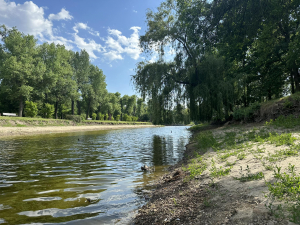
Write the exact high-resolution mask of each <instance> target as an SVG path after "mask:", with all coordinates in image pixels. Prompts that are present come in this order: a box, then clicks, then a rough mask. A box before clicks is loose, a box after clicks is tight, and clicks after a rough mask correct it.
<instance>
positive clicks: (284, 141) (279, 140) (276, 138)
mask: <svg viewBox="0 0 300 225" xmlns="http://www.w3.org/2000/svg"><path fill="white" fill-rule="evenodd" d="M295 140H296V138H295V137H292V134H291V133H283V134H281V135H278V134H277V133H275V134H271V133H270V136H269V138H268V141H270V142H271V144H275V145H276V146H281V145H293V144H294V141H295Z"/></svg>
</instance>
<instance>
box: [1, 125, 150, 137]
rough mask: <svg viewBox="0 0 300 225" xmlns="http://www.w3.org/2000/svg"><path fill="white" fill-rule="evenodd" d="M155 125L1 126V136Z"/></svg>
mask: <svg viewBox="0 0 300 225" xmlns="http://www.w3.org/2000/svg"><path fill="white" fill-rule="evenodd" d="M145 127H155V126H154V125H94V126H92V125H91V126H47V127H0V137H8V136H25V135H36V134H48V133H68V132H80V131H96V130H117V129H132V128H145Z"/></svg>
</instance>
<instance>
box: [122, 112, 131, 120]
mask: <svg viewBox="0 0 300 225" xmlns="http://www.w3.org/2000/svg"><path fill="white" fill-rule="evenodd" d="M129 117H130V116H128V115H127V114H126V113H125V114H123V121H128V119H129Z"/></svg>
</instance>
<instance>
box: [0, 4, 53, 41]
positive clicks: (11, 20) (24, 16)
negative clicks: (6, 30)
mask: <svg viewBox="0 0 300 225" xmlns="http://www.w3.org/2000/svg"><path fill="white" fill-rule="evenodd" d="M0 24H5V25H6V26H8V27H10V28H11V27H14V26H16V27H17V29H18V30H20V31H22V32H24V33H27V34H32V35H35V36H38V37H44V35H52V22H51V21H50V20H48V19H45V18H44V9H43V8H42V7H38V6H37V5H36V4H34V3H33V2H31V1H29V2H25V3H24V4H16V3H15V2H6V1H5V0H0Z"/></svg>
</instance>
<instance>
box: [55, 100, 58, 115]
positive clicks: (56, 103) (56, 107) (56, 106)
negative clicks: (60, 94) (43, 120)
mask: <svg viewBox="0 0 300 225" xmlns="http://www.w3.org/2000/svg"><path fill="white" fill-rule="evenodd" d="M57 111H58V101H56V102H55V119H57V118H58V116H57Z"/></svg>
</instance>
